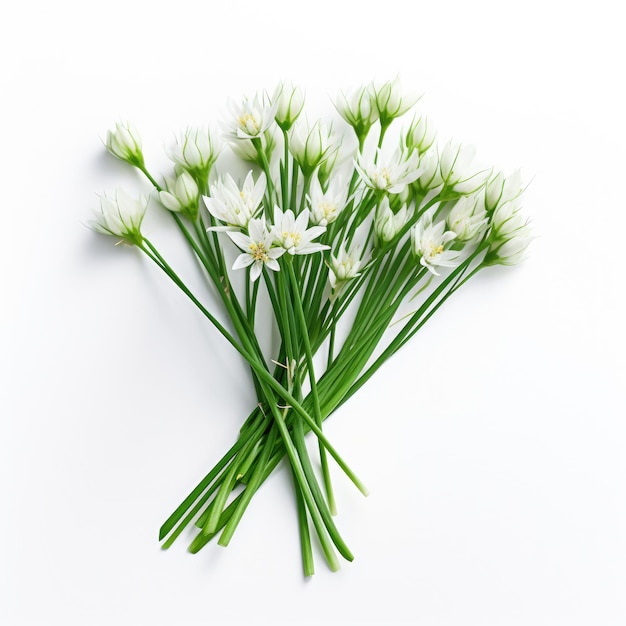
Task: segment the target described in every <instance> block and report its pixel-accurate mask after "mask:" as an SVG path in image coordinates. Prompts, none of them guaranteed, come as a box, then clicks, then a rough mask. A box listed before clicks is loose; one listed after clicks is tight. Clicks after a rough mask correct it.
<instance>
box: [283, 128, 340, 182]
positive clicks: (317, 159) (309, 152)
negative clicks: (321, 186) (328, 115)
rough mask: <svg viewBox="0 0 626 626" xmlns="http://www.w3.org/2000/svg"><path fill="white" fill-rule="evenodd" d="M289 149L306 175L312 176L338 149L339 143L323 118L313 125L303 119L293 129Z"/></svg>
mask: <svg viewBox="0 0 626 626" xmlns="http://www.w3.org/2000/svg"><path fill="white" fill-rule="evenodd" d="M289 150H290V151H291V154H292V155H293V158H294V159H295V160H296V162H297V163H298V165H299V166H300V168H301V169H302V172H303V173H304V175H305V176H310V175H311V174H312V173H313V172H314V171H315V169H316V168H317V167H318V166H320V164H321V163H322V162H323V161H325V160H327V159H328V158H329V157H330V155H331V154H332V153H333V152H334V151H336V150H337V145H336V144H335V142H334V141H333V134H332V131H331V130H330V129H329V128H328V127H327V126H326V124H324V123H323V122H322V121H321V120H318V121H317V122H315V124H313V126H309V124H308V123H307V122H303V121H302V120H301V121H299V122H298V123H297V124H296V125H295V126H294V127H293V128H292V129H291V134H290V135H289Z"/></svg>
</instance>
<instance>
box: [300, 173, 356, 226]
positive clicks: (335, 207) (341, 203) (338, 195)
mask: <svg viewBox="0 0 626 626" xmlns="http://www.w3.org/2000/svg"><path fill="white" fill-rule="evenodd" d="M307 199H308V201H309V206H310V207H311V216H310V217H311V223H312V224H315V225H317V226H328V224H331V223H332V222H334V221H335V220H336V219H337V217H338V216H339V213H341V211H342V210H343V208H344V207H345V206H346V202H347V200H348V188H347V187H346V186H345V185H344V184H343V183H342V181H341V180H340V179H339V178H336V179H334V180H332V181H331V182H330V184H329V185H328V189H327V190H326V192H324V190H323V189H322V185H321V184H320V181H319V179H318V178H317V176H314V177H313V179H312V181H311V191H310V194H309V196H308V198H307Z"/></svg>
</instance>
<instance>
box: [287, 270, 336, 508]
mask: <svg viewBox="0 0 626 626" xmlns="http://www.w3.org/2000/svg"><path fill="white" fill-rule="evenodd" d="M284 265H286V266H287V270H288V272H289V279H290V280H291V287H292V294H293V297H294V300H295V304H296V312H297V314H298V317H299V318H300V334H301V336H302V341H303V344H304V353H305V356H306V361H307V370H308V375H309V381H310V384H311V397H312V399H313V415H314V417H315V421H316V423H317V425H318V426H319V427H320V428H321V427H322V415H321V413H320V404H319V398H318V395H317V383H316V381H315V369H314V366H313V354H312V352H311V343H310V341H309V331H308V328H307V322H306V318H305V316H304V310H303V308H302V301H301V300H300V291H299V288H298V284H297V281H296V275H295V273H294V271H293V266H292V264H291V262H290V259H287V262H286V263H285V264H284ZM318 445H319V453H320V463H321V465H322V476H323V478H324V487H325V488H326V495H327V498H328V507H329V509H330V512H331V514H332V515H336V514H337V505H336V502H335V494H334V491H333V486H332V481H331V477H330V469H329V467H328V458H327V456H326V449H325V448H324V446H323V445H322V443H321V442H319V441H318Z"/></svg>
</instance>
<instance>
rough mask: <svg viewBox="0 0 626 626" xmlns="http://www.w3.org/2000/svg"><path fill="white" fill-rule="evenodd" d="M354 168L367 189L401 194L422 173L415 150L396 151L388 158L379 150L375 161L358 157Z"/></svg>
mask: <svg viewBox="0 0 626 626" xmlns="http://www.w3.org/2000/svg"><path fill="white" fill-rule="evenodd" d="M355 167H356V169H357V171H358V173H359V175H360V176H361V180H363V182H364V183H365V184H366V185H367V186H368V187H371V188H372V189H379V190H381V191H388V192H389V193H402V191H404V188H405V187H406V186H407V185H408V184H409V183H412V182H413V181H414V180H415V179H417V178H418V177H419V175H420V173H421V171H422V170H421V167H420V165H419V154H418V153H417V151H416V150H413V151H411V152H405V151H402V150H396V151H395V152H394V153H393V154H392V155H391V157H389V158H386V157H385V155H384V154H383V153H382V151H381V150H377V159H376V160H375V161H371V160H366V159H365V158H363V156H362V155H359V157H358V159H357V161H356V163H355Z"/></svg>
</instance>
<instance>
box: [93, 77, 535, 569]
mask: <svg viewBox="0 0 626 626" xmlns="http://www.w3.org/2000/svg"><path fill="white" fill-rule="evenodd" d="M416 100H417V98H416V97H415V96H410V95H406V94H405V93H403V92H402V89H401V86H400V83H399V80H398V79H395V80H391V81H388V82H385V83H382V84H378V83H371V84H368V85H364V86H361V87H359V88H357V89H354V90H352V91H347V92H342V93H340V94H339V96H338V98H337V100H336V102H335V107H336V109H337V111H338V112H339V114H340V115H341V117H342V118H343V119H344V120H345V122H346V123H347V125H348V128H351V129H352V131H350V132H354V134H355V135H356V138H357V142H354V141H352V142H350V141H347V142H345V144H344V142H343V141H342V133H341V132H338V131H337V129H333V128H332V127H330V126H327V125H326V124H325V123H324V122H323V121H321V120H317V121H314V122H313V123H309V122H308V121H307V120H306V118H305V117H304V116H302V113H303V110H304V105H305V102H304V93H303V91H302V90H301V89H300V88H299V87H298V86H295V85H293V84H291V83H280V84H279V85H278V86H277V87H276V89H275V90H274V92H273V95H272V96H271V97H269V96H268V95H267V94H258V95H256V96H253V97H249V98H244V99H243V101H242V102H241V103H239V104H235V103H231V106H230V117H229V119H227V120H226V121H225V123H224V124H223V125H222V128H223V130H224V132H223V135H222V137H220V136H218V134H217V133H216V132H215V131H214V130H212V127H208V126H206V127H201V128H189V129H187V130H186V131H185V132H184V133H182V134H181V135H178V136H176V139H175V144H174V145H173V146H172V147H171V148H170V149H169V150H168V154H169V156H170V158H171V160H172V161H173V164H174V167H173V171H171V172H168V173H167V174H166V175H165V176H163V177H162V178H161V180H163V181H164V182H163V183H162V184H159V183H158V182H157V178H155V176H153V175H152V174H151V173H150V172H149V171H148V168H147V167H146V163H145V160H144V155H143V152H142V147H141V146H142V143H141V139H140V137H139V134H138V132H137V131H136V129H134V128H133V127H131V126H130V125H129V124H118V125H117V126H116V128H115V129H114V130H113V131H111V132H110V133H109V134H108V136H107V141H106V146H107V149H108V150H109V152H110V153H111V154H113V155H114V156H115V157H117V158H119V159H122V160H123V161H125V162H127V163H129V164H130V165H132V166H134V167H136V168H138V169H139V170H140V171H141V172H143V173H144V174H145V176H146V178H147V179H148V181H149V182H150V184H151V185H152V186H153V188H154V190H153V197H154V198H155V199H156V200H158V202H154V203H152V204H153V205H154V209H151V210H158V209H157V207H158V205H160V206H161V207H162V209H165V210H166V212H167V213H168V214H169V215H170V217H171V218H172V224H173V227H174V228H175V229H177V230H178V232H179V233H180V236H181V240H182V241H183V242H185V243H186V244H188V245H189V248H190V250H191V251H192V253H193V254H194V255H195V257H196V258H197V261H198V263H199V264H200V265H201V267H202V268H203V270H204V276H205V277H206V280H207V281H208V283H209V284H210V286H211V291H212V293H213V294H215V295H216V297H217V298H218V301H217V302H213V303H212V304H208V303H204V302H203V301H202V300H201V298H200V296H198V295H197V294H195V293H194V292H193V291H192V289H191V288H190V287H189V286H188V285H187V283H186V282H185V280H184V277H181V276H180V275H179V273H178V272H177V270H176V269H175V268H174V267H173V265H172V263H171V262H170V261H168V260H166V258H165V257H164V256H163V254H162V253H161V252H160V251H159V249H158V247H157V245H156V244H155V243H153V242H152V241H151V240H150V239H149V238H148V237H146V235H145V233H143V232H142V221H143V219H144V215H145V214H146V210H147V207H148V196H147V195H146V194H142V195H141V196H140V197H139V198H138V199H135V198H133V197H131V196H129V195H128V194H127V193H126V192H124V191H122V190H118V191H116V192H115V193H114V194H112V195H104V196H102V197H101V199H100V209H99V210H96V211H95V219H94V221H92V223H91V224H92V227H93V228H94V229H95V230H97V231H98V232H100V233H104V234H107V235H112V236H114V237H116V238H118V239H120V240H122V241H124V242H126V243H129V244H132V245H134V246H136V247H137V248H138V249H139V250H140V251H141V252H142V253H144V254H145V255H146V256H147V257H148V258H149V259H150V260H151V261H153V262H154V263H155V265H156V266H157V267H158V268H159V270H160V271H162V272H163V273H164V274H165V275H167V277H168V278H170V279H171V280H172V281H173V282H174V284H175V285H176V286H177V287H178V288H180V289H181V290H182V291H183V292H184V294H185V295H186V296H187V297H188V298H189V300H190V301H191V302H192V303H193V304H194V305H195V306H196V307H197V308H198V309H199V310H200V312H201V313H202V314H203V315H204V316H205V317H206V319H207V321H208V322H210V323H211V324H212V325H213V326H214V327H215V329H216V330H217V332H219V333H220V334H221V335H222V336H223V338H224V339H225V340H226V341H228V342H229V343H230V344H231V345H232V346H233V348H234V349H235V350H236V352H237V353H238V354H239V355H240V356H241V357H242V358H243V359H245V361H246V362H247V363H248V365H249V366H250V371H251V373H252V377H253V382H254V389H255V393H256V396H257V402H256V406H255V407H254V408H253V410H252V412H251V414H250V415H249V416H248V418H247V419H246V420H245V422H244V424H243V426H242V428H241V430H240V433H239V437H238V440H237V442H236V443H235V445H234V446H233V447H232V448H231V449H230V450H229V451H228V452H227V453H226V454H225V456H224V457H223V458H222V459H221V460H219V461H218V463H217V464H216V466H215V467H214V468H213V469H212V470H211V471H210V472H209V473H208V474H207V476H206V477H205V478H204V479H203V480H202V481H201V482H200V483H199V484H198V486H197V487H196V488H195V489H194V490H193V491H192V492H191V494H190V495H189V496H188V497H187V498H185V500H184V501H183V502H182V504H181V505H180V506H179V507H178V508H177V509H176V510H175V511H174V513H172V515H171V516H170V517H169V518H168V519H167V520H166V521H165V523H164V524H163V526H162V527H161V531H160V539H161V540H162V541H163V542H164V543H163V545H164V547H169V546H170V545H171V544H172V543H173V542H174V540H175V539H176V538H177V537H179V536H180V535H181V533H182V532H183V530H184V529H185V528H186V527H187V526H188V525H189V524H190V523H192V522H193V523H194V524H195V526H196V527H197V534H196V536H195V538H194V539H193V540H192V542H191V545H190V550H191V551H192V552H197V551H199V550H201V549H202V548H203V547H204V546H205V545H206V544H207V543H208V542H209V541H211V540H212V539H213V538H214V537H216V536H218V535H219V537H218V542H219V543H220V544H221V545H228V543H229V542H230V540H231V538H232V537H233V534H234V532H235V530H236V529H237V526H238V524H239V521H240V520H241V518H242V516H243V514H244V513H245V511H246V508H247V506H248V505H249V503H250V501H251V499H252V498H253V497H254V495H255V493H256V492H257V490H258V489H259V488H260V486H261V484H262V483H263V481H264V480H265V479H266V478H267V477H268V476H269V475H270V474H271V472H272V471H273V469H274V468H275V467H276V465H277V464H278V462H279V461H280V459H281V458H283V457H286V458H287V461H288V463H289V467H290V469H291V472H292V475H293V478H294V481H293V483H294V489H295V497H296V502H297V506H296V507H295V508H296V510H297V514H298V527H299V529H300V539H301V549H302V561H303V569H304V572H305V574H306V575H310V574H312V573H313V571H314V563H313V547H312V546H313V543H312V539H311V532H314V533H315V536H316V543H317V544H318V545H319V548H320V551H321V553H322V554H323V557H324V559H325V560H326V562H327V563H328V565H329V567H330V568H331V569H333V570H335V569H337V568H338V567H339V564H340V561H339V558H338V555H340V556H342V557H343V558H344V559H346V560H349V561H350V560H352V558H353V557H352V553H351V552H350V550H349V548H348V547H347V545H346V544H345V541H344V540H343V538H342V536H341V534H340V533H339V530H338V529H337V527H336V525H335V522H334V520H333V517H332V515H333V513H334V512H335V511H336V501H335V495H334V489H333V481H332V480H331V474H330V471H329V457H332V458H333V460H334V461H335V462H336V463H337V464H338V465H339V467H340V468H341V469H342V470H343V472H345V474H346V475H347V476H348V477H349V479H350V480H351V481H352V482H353V483H354V484H355V485H356V487H357V488H358V489H359V490H360V491H361V492H362V493H364V494H367V489H366V488H365V486H364V485H363V483H362V482H361V481H360V480H359V478H358V477H357V475H356V474H355V472H354V471H353V470H352V469H351V468H350V467H349V466H348V464H347V463H346V462H345V460H344V459H343V457H342V456H341V455H340V454H339V452H338V451H337V450H336V449H335V448H334V447H333V445H332V444H331V442H330V441H329V440H328V438H327V437H326V434H325V431H324V428H323V423H324V420H325V419H326V418H328V417H329V416H330V415H332V414H333V412H334V411H335V409H336V408H337V407H339V406H340V405H342V404H343V403H345V402H346V401H348V400H349V398H350V397H351V396H352V395H353V394H354V393H356V391H357V390H358V389H359V388H360V387H361V386H362V385H363V384H365V382H367V380H369V378H370V377H371V376H372V375H373V374H374V373H375V372H376V371H377V370H378V368H379V367H380V366H381V365H382V364H383V363H384V362H385V361H386V359H388V358H389V357H391V356H392V355H393V354H395V353H396V352H397V351H398V350H399V349H400V348H402V347H403V346H404V345H405V344H406V343H407V341H408V340H409V339H410V338H411V337H412V336H413V335H414V334H415V333H416V332H417V331H418V330H420V329H421V328H422V327H423V325H424V323H425V322H426V321H427V320H428V319H429V318H430V317H431V315H432V314H433V313H434V311H436V310H437V308H438V307H440V306H441V305H442V304H443V303H444V302H445V301H446V300H447V298H449V297H450V296H451V295H452V294H453V293H455V292H456V291H457V290H458V289H459V288H460V287H461V285H464V284H465V283H466V282H467V280H468V279H469V278H471V277H472V276H474V275H475V274H476V273H477V272H479V271H482V270H484V269H485V268H488V267H489V266H491V265H494V264H501V265H512V264H515V263H517V262H519V261H520V260H521V258H522V257H523V255H524V252H525V250H526V249H527V247H528V245H529V242H530V241H531V239H532V235H531V232H530V227H529V224H528V220H527V219H526V218H525V217H524V215H523V212H522V196H523V185H522V180H521V176H520V174H519V172H515V173H514V174H512V175H510V176H505V175H504V174H502V173H494V172H485V171H480V170H477V169H476V168H475V167H474V166H473V164H472V163H473V156H474V150H473V148H471V147H468V146H462V145H460V144H458V143H455V142H451V141H450V142H448V143H446V144H444V145H443V146H440V145H438V144H437V143H436V141H435V133H434V131H433V129H432V127H431V126H430V124H429V123H428V120H427V118H426V117H425V116H424V115H421V114H420V115H415V116H414V117H413V119H412V121H411V122H410V124H409V125H408V127H407V128H406V129H405V130H404V131H401V133H400V142H399V145H398V143H394V144H393V145H391V146H390V145H389V138H388V137H386V132H387V130H388V128H389V127H390V125H391V124H392V123H393V122H394V121H395V120H396V119H398V118H400V117H402V116H403V115H404V114H406V113H407V112H408V111H409V110H410V109H411V108H412V107H413V106H414V104H415V103H416ZM222 140H223V141H224V143H223V142H222ZM352 143H356V144H358V145H357V146H356V147H355V148H354V149H350V147H349V146H350V145H352ZM224 145H228V146H230V148H231V149H232V151H233V152H234V154H235V155H237V156H238V157H240V158H241V159H242V160H243V161H245V162H246V163H247V166H246V167H245V169H244V170H243V172H244V173H245V175H243V176H238V175H237V174H236V173H235V172H236V168H233V169H226V168H225V167H224V165H220V164H221V161H220V158H219V157H220V154H221V152H222V150H223V146H224ZM346 146H348V147H346ZM368 146H372V147H373V146H376V148H375V149H371V150H370V149H369V147H368ZM250 164H252V165H250ZM344 165H345V166H347V167H344ZM348 168H349V171H346V170H348ZM228 259H230V260H228ZM233 259H234V262H233ZM238 272H239V274H238V275H239V277H241V278H242V279H244V280H236V279H235V277H236V276H237V273H238ZM260 294H261V296H262V297H259V295H260ZM408 302H410V303H411V305H410V306H411V313H409V314H408V315H407V314H406V313H405V310H404V309H403V307H404V306H405V305H406V304H407V303H408ZM261 303H264V304H269V306H270V307H271V309H270V312H271V319H272V322H273V325H274V328H275V330H276V331H277V332H275V333H274V335H275V336H276V337H277V338H278V339H277V341H276V342H274V343H273V344H272V345H271V346H270V347H269V348H268V347H265V348H262V347H261V345H264V346H265V345H266V344H267V342H261V341H259V337H258V336H257V333H260V332H261V331H260V330H259V326H258V324H257V312H258V309H259V308H260V307H261V306H263V304H261ZM214 309H218V310H219V312H220V315H216V313H215V312H214ZM223 317H227V318H228V319H229V320H230V322H231V324H230V325H229V328H230V329H231V330H229V329H227V328H226V327H225V326H224V325H223V324H222V323H221V322H220V321H219V318H223ZM339 324H342V332H341V333H337V332H336V331H337V328H338V326H339ZM263 332H266V331H263ZM307 431H311V432H312V435H313V436H314V437H315V438H316V439H317V443H318V450H317V452H315V453H313V452H311V447H310V446H308V445H307V444H306V441H305V433H306V432H307ZM313 456H315V457H316V458H315V459H314V458H312V457H313ZM316 463H317V464H319V467H320V472H321V479H320V478H319V477H318V476H317V473H316V472H315V471H314V469H313V467H314V465H315V464H316Z"/></svg>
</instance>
